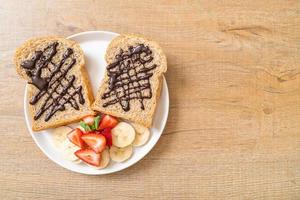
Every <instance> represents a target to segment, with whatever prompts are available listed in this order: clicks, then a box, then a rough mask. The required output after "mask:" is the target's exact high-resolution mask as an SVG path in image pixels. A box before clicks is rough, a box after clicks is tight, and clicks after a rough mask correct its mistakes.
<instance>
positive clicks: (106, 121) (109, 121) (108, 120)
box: [98, 115, 118, 129]
mask: <svg viewBox="0 0 300 200" xmlns="http://www.w3.org/2000/svg"><path fill="white" fill-rule="evenodd" d="M117 124H118V120H117V119H116V118H114V117H112V116H110V115H104V116H103V118H102V120H101V122H100V125H99V128H98V129H105V128H113V127H115V126H116V125H117Z"/></svg>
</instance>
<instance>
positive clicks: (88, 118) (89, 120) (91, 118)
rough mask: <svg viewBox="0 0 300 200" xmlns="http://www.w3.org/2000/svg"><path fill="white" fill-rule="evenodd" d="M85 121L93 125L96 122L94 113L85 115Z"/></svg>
mask: <svg viewBox="0 0 300 200" xmlns="http://www.w3.org/2000/svg"><path fill="white" fill-rule="evenodd" d="M82 120H83V121H84V123H86V124H87V125H90V126H91V125H93V124H94V116H93V115H88V116H86V117H84V118H83V119H82Z"/></svg>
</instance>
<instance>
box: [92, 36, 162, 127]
mask: <svg viewBox="0 0 300 200" xmlns="http://www.w3.org/2000/svg"><path fill="white" fill-rule="evenodd" d="M105 59H106V62H107V63H108V66H107V67H106V71H105V75H104V79H103V81H102V83H101V86H100V88H99V90H98V93H97V96H96V100H95V102H94V103H93V105H92V108H93V109H94V110H96V111H99V112H103V113H106V114H110V115H113V116H116V117H120V118H123V119H126V120H130V121H133V122H135V123H138V124H142V125H144V126H146V127H151V125H152V121H153V116H154V112H155V109H156V106H157V100H158V98H159V96H160V90H161V86H162V75H163V73H165V72H166V71H167V59H166V56H165V54H164V53H163V51H162V49H161V47H160V46H159V45H158V44H157V43H156V42H154V41H151V40H148V39H146V38H144V37H141V36H137V35H120V36H118V37H116V38H115V39H113V40H112V42H111V43H110V45H109V46H108V48H107V51H106V55H105Z"/></svg>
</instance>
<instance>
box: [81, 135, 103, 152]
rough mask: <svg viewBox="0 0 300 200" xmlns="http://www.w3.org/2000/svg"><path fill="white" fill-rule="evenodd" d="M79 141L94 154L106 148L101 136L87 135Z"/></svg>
mask: <svg viewBox="0 0 300 200" xmlns="http://www.w3.org/2000/svg"><path fill="white" fill-rule="evenodd" d="M81 139H82V140H83V141H84V142H85V143H86V144H87V145H88V146H89V147H90V148H91V149H93V150H94V151H95V152H96V153H101V152H102V151H103V150H104V149H105V147H106V139H105V137H104V136H103V135H101V134H97V133H87V134H84V135H82V136H81Z"/></svg>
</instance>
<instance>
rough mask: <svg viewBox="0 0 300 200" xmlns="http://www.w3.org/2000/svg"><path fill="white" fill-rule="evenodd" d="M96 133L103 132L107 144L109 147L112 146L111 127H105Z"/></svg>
mask: <svg viewBox="0 0 300 200" xmlns="http://www.w3.org/2000/svg"><path fill="white" fill-rule="evenodd" d="M96 133H98V134H101V135H103V136H104V137H105V139H106V145H107V146H109V147H111V146H112V135H111V128H105V129H103V130H101V131H96Z"/></svg>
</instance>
